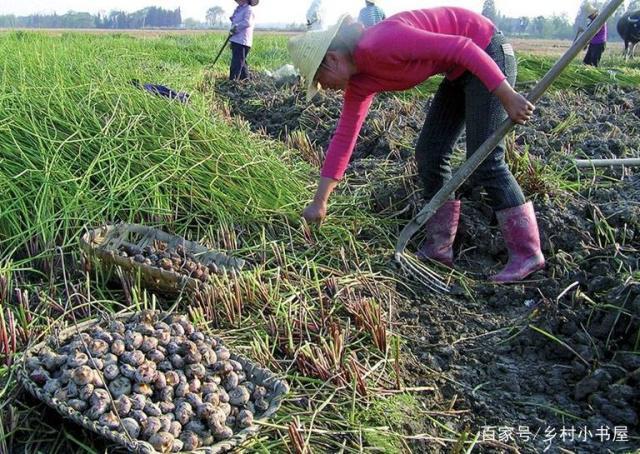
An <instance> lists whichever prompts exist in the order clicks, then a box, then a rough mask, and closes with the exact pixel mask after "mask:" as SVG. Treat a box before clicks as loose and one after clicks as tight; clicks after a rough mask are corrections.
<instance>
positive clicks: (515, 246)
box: [465, 38, 544, 282]
mask: <svg viewBox="0 0 640 454" xmlns="http://www.w3.org/2000/svg"><path fill="white" fill-rule="evenodd" d="M487 52H488V53H489V54H490V55H491V57H492V58H493V59H494V60H495V61H496V63H497V64H498V66H499V67H500V69H501V70H502V72H503V73H504V74H505V76H507V81H508V82H509V83H510V84H511V85H512V86H513V85H514V83H515V80H516V59H515V55H514V53H513V50H512V48H511V46H510V45H508V44H507V43H506V40H504V39H503V38H500V39H494V40H493V41H492V44H491V45H490V47H489V48H488V49H487ZM465 95H466V96H465V99H466V104H465V109H466V124H467V154H468V155H471V154H473V153H475V151H476V150H477V149H478V148H479V147H480V145H482V143H484V141H485V140H486V139H487V138H488V137H489V136H490V135H491V134H493V132H494V131H495V130H496V129H497V128H498V126H499V125H500V124H501V123H502V122H503V121H504V120H505V119H506V118H507V113H506V112H505V110H504V107H503V106H502V104H501V103H500V101H499V100H498V98H497V97H495V96H493V94H491V93H490V92H489V91H488V90H487V89H486V87H485V86H484V85H483V84H482V82H481V81H480V80H479V79H478V78H476V77H472V78H470V79H469V81H468V83H467V84H466V86H465ZM472 179H473V182H474V183H475V184H477V185H479V186H483V187H484V189H485V190H486V192H487V194H488V196H489V204H490V205H491V207H492V208H493V209H494V210H495V211H496V216H497V218H498V222H499V224H500V229H501V231H502V234H503V237H504V239H505V243H506V245H507V250H508V252H509V262H508V263H507V265H506V267H505V268H504V269H503V270H502V271H501V272H500V273H498V274H497V275H496V276H493V277H492V280H494V281H496V282H512V281H518V280H521V279H524V278H525V277H526V276H528V275H529V274H531V273H533V272H534V271H537V270H539V269H541V268H543V267H544V257H543V255H542V252H541V250H540V234H539V232H538V225H537V222H536V217H535V213H534V211H533V205H532V204H531V203H530V202H529V203H525V202H526V200H525V197H524V194H523V193H522V189H520V186H519V185H518V183H517V181H516V179H515V178H514V176H513V174H512V173H511V171H510V170H509V168H508V166H507V164H506V162H505V142H504V140H502V141H501V142H500V143H499V144H498V145H497V147H496V148H495V149H494V150H493V152H492V153H491V154H490V155H489V156H488V157H487V159H486V160H485V161H484V163H482V164H481V165H480V167H478V169H477V170H476V172H475V173H474V174H473V176H472Z"/></svg>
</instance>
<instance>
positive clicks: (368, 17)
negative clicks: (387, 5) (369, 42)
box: [358, 0, 387, 28]
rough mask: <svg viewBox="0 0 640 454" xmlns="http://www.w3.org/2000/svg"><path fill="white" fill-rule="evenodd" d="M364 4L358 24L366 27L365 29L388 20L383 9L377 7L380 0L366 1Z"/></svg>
mask: <svg viewBox="0 0 640 454" xmlns="http://www.w3.org/2000/svg"><path fill="white" fill-rule="evenodd" d="M364 3H365V7H364V8H362V9H361V10H360V14H359V15H358V22H360V23H361V24H362V25H364V26H365V28H366V27H371V26H372V25H376V24H377V23H378V22H380V21H382V20H385V19H386V18H387V16H386V15H385V14H384V11H382V8H380V7H379V6H378V5H377V3H378V0H366V1H365V2H364Z"/></svg>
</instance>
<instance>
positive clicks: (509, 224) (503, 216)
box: [491, 202, 544, 283]
mask: <svg viewBox="0 0 640 454" xmlns="http://www.w3.org/2000/svg"><path fill="white" fill-rule="evenodd" d="M496 216H497V218H498V223H499V224H500V230H502V235H503V236H504V241H505V243H506V244H507V250H508V251H509V261H508V262H507V266H505V267H504V269H503V270H502V271H500V273H498V274H496V275H495V276H493V277H492V278H491V280H492V281H494V282H501V283H506V282H515V281H520V280H522V279H524V278H525V277H527V276H528V275H530V274H531V273H533V272H535V271H538V270H541V269H542V268H544V256H543V255H542V251H541V250H540V233H539V232H538V223H537V221H536V214H535V213H534V211H533V204H532V203H531V202H527V203H525V204H524V205H520V206H517V207H513V208H507V209H506V210H500V211H498V212H496Z"/></svg>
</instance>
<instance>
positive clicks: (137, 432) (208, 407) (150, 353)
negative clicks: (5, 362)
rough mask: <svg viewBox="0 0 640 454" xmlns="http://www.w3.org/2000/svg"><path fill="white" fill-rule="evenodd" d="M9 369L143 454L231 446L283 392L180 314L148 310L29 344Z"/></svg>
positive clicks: (206, 452) (205, 453)
mask: <svg viewBox="0 0 640 454" xmlns="http://www.w3.org/2000/svg"><path fill="white" fill-rule="evenodd" d="M53 328H54V329H53V330H52V332H56V331H57V330H56V327H53ZM16 367H17V375H18V380H19V381H20V383H21V384H22V385H23V386H24V387H25V388H26V389H27V390H28V391H29V392H30V393H31V394H33V395H34V396H35V397H36V398H37V399H39V400H40V401H42V402H44V403H46V404H47V405H48V406H50V407H52V408H54V409H55V410H56V411H57V412H58V413H60V414H61V415H62V416H64V417H65V418H67V419H70V420H72V421H74V422H75V423H77V424H79V425H81V426H82V427H84V428H86V429H88V430H90V431H92V432H95V433H97V434H99V435H101V436H103V437H104V438H106V439H108V440H111V441H112V442H115V443H116V444H118V445H120V446H121V447H124V448H126V449H127V450H128V451H129V452H133V453H141V454H142V453H144V454H156V453H168V452H185V453H186V452H193V451H196V452H198V453H202V454H214V453H220V452H226V451H229V450H231V449H234V448H235V447H237V446H239V445H240V444H241V443H243V442H244V441H246V440H247V439H248V438H249V437H252V436H254V435H256V434H257V433H258V431H259V429H260V425H259V423H260V422H264V421H266V420H267V419H269V418H270V417H271V416H273V415H274V414H275V412H276V411H277V410H278V409H279V408H280V405H281V401H282V399H283V397H284V395H285V394H286V393H287V392H288V385H287V384H286V382H284V381H283V380H280V379H278V378H277V377H276V376H275V375H274V374H273V373H272V372H271V371H269V370H267V369H263V368H260V367H259V366H257V365H255V364H254V363H252V362H251V361H250V360H248V359H247V358H245V357H243V356H240V355H237V354H234V353H232V352H230V351H229V350H228V349H227V348H226V346H224V345H223V343H222V342H221V341H220V340H219V339H217V338H213V337H210V336H208V335H206V334H204V333H203V332H200V331H198V330H197V329H196V328H195V327H194V326H193V325H192V324H191V323H190V322H189V320H188V319H187V317H185V316H182V315H168V314H163V313H159V312H156V311H147V310H145V311H141V312H138V313H135V314H133V313H128V314H123V315H120V316H117V317H105V318H103V319H94V320H89V321H85V322H82V323H79V324H77V325H75V326H72V327H69V328H65V329H62V330H60V331H58V332H57V334H56V335H55V336H54V335H52V336H50V338H49V339H48V340H46V341H44V342H40V343H37V344H35V345H32V346H30V347H29V348H28V349H27V350H26V351H25V353H24V355H23V356H22V357H21V358H20V360H19V361H18V362H17V365H16Z"/></svg>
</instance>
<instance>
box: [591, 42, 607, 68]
mask: <svg viewBox="0 0 640 454" xmlns="http://www.w3.org/2000/svg"><path fill="white" fill-rule="evenodd" d="M606 47H607V46H606V44H605V43H602V44H598V45H597V48H596V49H595V52H594V55H593V66H595V67H596V68H597V67H598V66H600V60H601V59H602V54H603V53H604V50H605V48H606Z"/></svg>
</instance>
